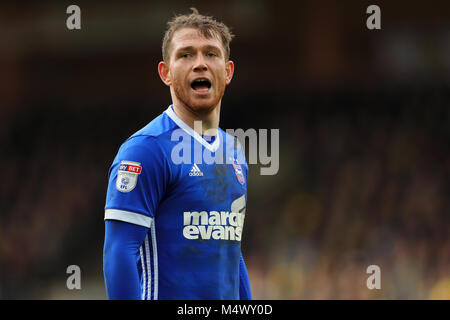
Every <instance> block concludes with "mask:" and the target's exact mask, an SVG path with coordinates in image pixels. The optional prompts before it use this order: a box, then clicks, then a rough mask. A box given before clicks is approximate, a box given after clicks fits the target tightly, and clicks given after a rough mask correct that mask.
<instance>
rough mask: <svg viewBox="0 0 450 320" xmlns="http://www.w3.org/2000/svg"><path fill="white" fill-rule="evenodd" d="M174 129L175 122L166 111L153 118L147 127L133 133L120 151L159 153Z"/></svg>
mask: <svg viewBox="0 0 450 320" xmlns="http://www.w3.org/2000/svg"><path fill="white" fill-rule="evenodd" d="M173 130H174V125H173V122H172V121H170V119H169V117H168V116H167V114H166V113H165V112H163V113H162V114H160V115H159V116H158V117H156V118H155V119H153V120H152V121H151V122H150V123H148V124H147V125H146V126H145V127H143V128H141V129H140V130H138V131H136V132H135V133H133V134H132V135H131V136H130V137H129V138H128V139H127V140H125V141H124V142H123V143H122V145H121V147H120V149H119V153H120V152H125V151H130V150H131V149H133V150H135V151H139V150H141V151H151V152H152V153H155V152H156V153H157V152H161V151H163V150H162V149H163V148H162V146H163V145H164V143H163V142H164V141H165V140H167V139H168V137H169V138H170V135H171V132H172V131H173Z"/></svg>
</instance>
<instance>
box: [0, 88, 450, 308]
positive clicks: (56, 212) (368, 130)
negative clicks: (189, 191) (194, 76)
mask: <svg viewBox="0 0 450 320" xmlns="http://www.w3.org/2000/svg"><path fill="white" fill-rule="evenodd" d="M440 92H441V91H440ZM263 101H264V99H263V98H262V99H261V101H260V103H259V106H260V112H261V115H264V114H265V115H266V116H265V117H264V116H261V117H260V119H259V120H257V123H254V124H256V125H257V126H260V127H262V126H265V127H266V128H269V129H270V128H278V129H280V171H279V173H278V174H277V175H276V176H261V175H259V172H260V171H259V166H258V165H251V166H250V177H249V190H248V207H247V216H246V220H245V228H244V230H245V231H244V238H243V245H242V246H243V247H242V250H243V252H244V256H245V257H246V261H247V266H248V269H249V274H250V279H251V285H252V290H253V295H254V298H257V299H428V298H436V299H448V298H450V296H449V294H450V272H449V270H450V237H449V236H448V231H449V230H448V229H449V226H450V223H449V222H450V218H449V217H450V216H449V213H450V212H449V199H450V198H449V191H450V184H449V182H450V180H449V177H450V152H449V146H450V144H449V141H450V129H449V126H448V123H449V121H450V111H449V110H450V109H449V108H448V105H449V103H450V100H449V97H448V95H447V96H445V95H442V94H439V99H434V98H433V94H432V92H431V91H430V92H428V91H427V92H426V93H423V94H415V93H413V92H410V94H407V93H405V94H401V95H396V96H390V95H389V94H387V93H383V92H376V95H375V94H374V95H373V96H370V95H367V96H363V97H358V96H356V97H355V95H354V94H351V93H345V92H344V93H340V94H334V95H330V96H329V97H327V98H326V99H324V98H323V96H322V95H314V94H310V95H308V96H307V98H305V99H303V100H302V101H297V102H296V101H291V103H289V105H290V107H287V108H286V109H285V110H283V112H277V113H274V110H273V109H271V106H270V105H269V104H268V105H264V103H263ZM431 102H433V106H432V107H431V106H430V103H431ZM228 103H229V104H230V105H233V101H232V100H231V101H228ZM394 104H395V105H394ZM48 108H49V109H48V110H39V111H35V112H33V111H31V112H27V113H26V114H20V113H18V114H15V115H14V116H12V117H10V119H9V121H8V123H5V126H6V127H7V128H8V129H7V130H5V132H6V133H7V134H6V135H4V136H2V139H3V141H2V144H3V150H4V152H3V156H2V158H1V159H0V163H1V164H0V165H1V167H2V168H4V170H3V179H2V184H1V185H0V186H1V190H0V192H1V194H2V202H1V208H0V209H1V212H2V214H1V216H0V267H1V270H2V271H1V278H0V297H2V298H13V299H15V298H45V294H44V292H45V290H47V289H48V287H49V286H50V284H52V283H53V282H54V281H56V280H57V281H59V284H60V289H61V290H62V291H64V290H65V282H64V281H65V278H66V276H67V275H66V274H65V268H66V267H67V266H68V265H71V264H77V265H81V267H82V270H86V275H87V276H90V278H92V279H93V281H96V282H97V285H98V286H102V285H103V283H102V281H103V274H102V246H103V232H104V229H103V206H104V198H105V192H106V183H107V171H108V167H109V165H110V163H111V162H112V160H113V157H114V155H115V152H116V151H117V148H118V146H119V145H120V142H121V141H122V140H123V139H125V138H126V137H127V136H128V135H129V134H131V133H132V130H134V129H137V126H139V125H141V124H145V122H146V121H147V119H148V120H150V119H151V118H153V117H154V116H156V115H157V114H158V113H159V112H161V111H162V109H161V110H157V109H149V110H145V108H144V106H139V107H138V108H136V109H130V111H129V112H128V114H127V115H123V114H121V113H119V112H108V115H107V116H105V112H107V110H102V108H101V107H99V108H98V110H97V111H95V112H91V113H90V114H89V117H86V115H85V114H84V113H83V112H79V111H77V110H76V109H73V110H72V109H70V108H61V109H60V110H57V109H53V107H48ZM112 109H113V110H118V107H117V108H115V107H112ZM52 110H53V111H54V112H51V111H52ZM223 113H224V117H223V124H224V125H225V126H226V125H231V126H238V125H239V120H236V119H235V118H234V117H231V116H230V114H229V113H228V114H227V111H226V109H224V111H223ZM249 113H251V111H249ZM52 114H53V116H52ZM246 117H247V118H251V115H250V114H247V116H243V118H242V119H244V120H243V121H244V123H241V124H244V125H246V124H249V122H247V118H246ZM133 119H140V120H139V121H133ZM234 121H236V122H234ZM121 122H122V123H128V124H129V125H128V127H125V128H120V126H119V127H117V126H116V123H121ZM241 127H242V126H241ZM4 128H5V127H4ZM244 128H245V127H244ZM370 265H377V266H379V267H380V270H381V289H380V290H376V289H374V290H369V289H368V288H367V286H366V281H367V278H368V277H369V276H370V275H371V274H368V273H367V272H366V271H367V267H368V266H370ZM69 297H70V296H69ZM97 298H99V299H102V298H104V296H101V295H100V296H98V297H97Z"/></svg>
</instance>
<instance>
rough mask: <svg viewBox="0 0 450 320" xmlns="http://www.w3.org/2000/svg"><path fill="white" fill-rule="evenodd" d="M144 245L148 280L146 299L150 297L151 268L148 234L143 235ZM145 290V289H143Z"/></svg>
mask: <svg viewBox="0 0 450 320" xmlns="http://www.w3.org/2000/svg"><path fill="white" fill-rule="evenodd" d="M144 244H145V245H144V247H145V255H146V256H147V275H148V282H147V300H151V299H152V289H151V288H152V270H151V268H150V246H149V245H148V235H147V236H146V237H145V242H144ZM144 290H145V289H144Z"/></svg>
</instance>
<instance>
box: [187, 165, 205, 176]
mask: <svg viewBox="0 0 450 320" xmlns="http://www.w3.org/2000/svg"><path fill="white" fill-rule="evenodd" d="M189 175H190V176H191V177H202V176H203V172H201V171H200V169H199V168H198V167H197V165H196V164H195V163H194V165H193V166H192V169H191V171H190V172H189Z"/></svg>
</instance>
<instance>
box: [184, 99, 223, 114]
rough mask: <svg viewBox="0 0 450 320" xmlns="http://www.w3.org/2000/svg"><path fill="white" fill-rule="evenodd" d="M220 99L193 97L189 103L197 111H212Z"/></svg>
mask: <svg viewBox="0 0 450 320" xmlns="http://www.w3.org/2000/svg"><path fill="white" fill-rule="evenodd" d="M219 101H220V100H211V99H195V100H194V99H192V100H191V101H189V102H188V103H187V105H188V106H189V107H190V108H191V109H192V110H195V111H197V112H210V111H212V110H214V109H215V108H216V107H217V106H218V104H219Z"/></svg>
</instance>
